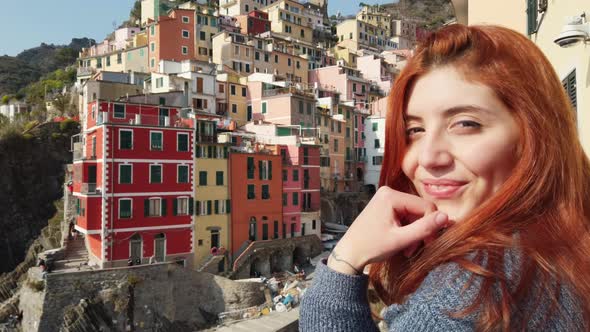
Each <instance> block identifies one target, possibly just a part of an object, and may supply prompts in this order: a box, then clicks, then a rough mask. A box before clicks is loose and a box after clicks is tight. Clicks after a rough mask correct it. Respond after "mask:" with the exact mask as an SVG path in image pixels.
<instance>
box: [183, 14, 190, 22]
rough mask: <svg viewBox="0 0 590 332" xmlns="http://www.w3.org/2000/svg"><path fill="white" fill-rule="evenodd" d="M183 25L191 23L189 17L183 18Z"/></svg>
mask: <svg viewBox="0 0 590 332" xmlns="http://www.w3.org/2000/svg"><path fill="white" fill-rule="evenodd" d="M182 23H190V20H189V18H188V16H183V17H182Z"/></svg>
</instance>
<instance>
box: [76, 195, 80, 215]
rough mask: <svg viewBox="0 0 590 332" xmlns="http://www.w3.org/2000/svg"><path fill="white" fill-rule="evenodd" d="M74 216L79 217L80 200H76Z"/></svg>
mask: <svg viewBox="0 0 590 332" xmlns="http://www.w3.org/2000/svg"><path fill="white" fill-rule="evenodd" d="M76 215H78V216H79V215H80V199H79V198H76Z"/></svg>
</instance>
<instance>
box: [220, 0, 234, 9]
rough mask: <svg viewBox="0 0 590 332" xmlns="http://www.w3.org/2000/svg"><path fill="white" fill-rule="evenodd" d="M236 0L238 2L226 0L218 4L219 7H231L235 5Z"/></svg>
mask: <svg viewBox="0 0 590 332" xmlns="http://www.w3.org/2000/svg"><path fill="white" fill-rule="evenodd" d="M237 2H238V0H228V1H226V2H225V3H222V4H220V5H219V7H221V8H226V7H231V6H233V5H235V4H236V3H237Z"/></svg>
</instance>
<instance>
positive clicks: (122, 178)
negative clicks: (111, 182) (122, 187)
mask: <svg viewBox="0 0 590 332" xmlns="http://www.w3.org/2000/svg"><path fill="white" fill-rule="evenodd" d="M132 174H133V169H132V166H131V165H128V164H124V165H122V164H119V183H120V184H130V183H132V178H133V175H132Z"/></svg>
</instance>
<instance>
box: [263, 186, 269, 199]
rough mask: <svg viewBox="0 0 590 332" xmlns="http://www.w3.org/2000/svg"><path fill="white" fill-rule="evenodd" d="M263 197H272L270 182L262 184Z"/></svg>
mask: <svg viewBox="0 0 590 332" xmlns="http://www.w3.org/2000/svg"><path fill="white" fill-rule="evenodd" d="M262 199H270V189H269V185H268V184H263V185H262Z"/></svg>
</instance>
